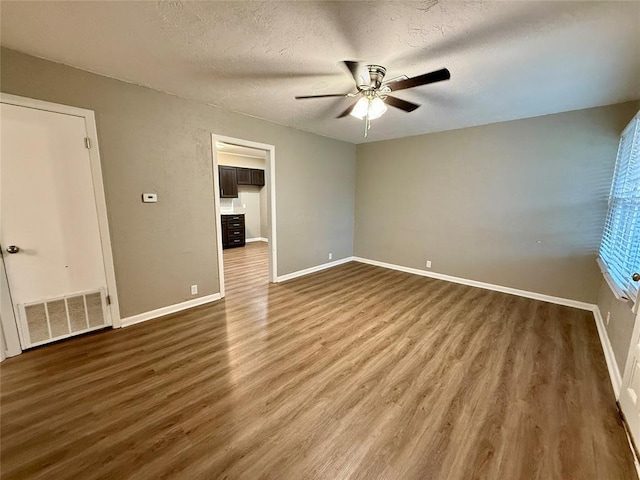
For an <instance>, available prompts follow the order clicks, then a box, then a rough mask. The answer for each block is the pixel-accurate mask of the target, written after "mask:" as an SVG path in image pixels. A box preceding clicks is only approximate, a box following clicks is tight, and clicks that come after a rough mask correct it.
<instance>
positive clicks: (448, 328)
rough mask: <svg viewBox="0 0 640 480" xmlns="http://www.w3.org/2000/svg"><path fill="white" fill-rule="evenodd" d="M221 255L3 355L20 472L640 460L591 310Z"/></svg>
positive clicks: (463, 473)
mask: <svg viewBox="0 0 640 480" xmlns="http://www.w3.org/2000/svg"><path fill="white" fill-rule="evenodd" d="M224 255H225V261H226V262H227V274H226V278H227V297H226V299H225V300H223V301H219V302H216V303H213V304H210V305H207V306H202V307H198V308H195V309H192V310H189V311H186V312H182V313H178V314H174V315H170V316H167V317H165V318H162V319H157V320H153V321H149V322H147V323H144V324H139V325H136V326H132V327H129V328H126V329H121V330H114V331H106V332H101V333H97V334H93V335H88V336H84V337H79V338H76V339H73V340H70V341H66V342H61V343H58V344H55V345H51V346H48V347H46V348H40V349H36V350H34V351H30V352H27V353H25V354H23V355H21V356H19V357H16V358H12V359H8V360H6V361H5V362H4V363H3V364H2V366H1V367H0V368H1V369H2V394H1V399H0V400H1V407H2V410H1V450H0V454H1V457H0V461H1V464H2V465H1V468H2V478H3V479H4V480H10V479H27V478H28V479H71V478H73V479H96V478H105V479H106V478H108V479H129V478H131V479H163V478H172V479H218V478H219V479H279V480H284V479H347V478H349V479H368V480H369V479H402V480H413V479H421V480H424V479H443V480H444V479H448V480H462V479H500V480H502V479H507V480H516V479H518V480H519V479H540V480H548V479H563V480H566V479H585V480H594V479H598V480H607V479H611V480H621V479H622V480H624V479H632V478H635V470H634V466H633V460H632V456H631V453H630V450H629V447H628V444H627V440H626V438H625V433H624V430H623V427H622V424H621V421H620V418H619V416H618V414H617V411H616V407H615V402H614V396H613V392H612V389H611V385H610V383H609V380H608V377H607V369H606V366H605V361H604V358H603V354H602V351H601V348H600V344H599V341H598V334H597V332H596V328H595V325H594V321H593V318H592V315H591V314H590V313H589V312H584V311H580V310H575V309H571V308H567V307H561V306H557V305H552V304H548V303H543V302H539V301H535V300H529V299H525V298H519V297H515V296H511V295H506V294H502V293H497V292H490V291H486V290H481V289H476V288H470V287H466V286H462V285H456V284H452V283H447V282H443V281H439V280H434V279H428V278H423V277H418V276H412V275H409V274H405V273H401V272H396V271H391V270H385V269H382V268H378V267H372V266H369V265H363V264H358V263H348V264H345V265H342V266H339V267H336V268H333V269H330V270H326V271H322V272H319V273H316V274H313V275H308V276H306V277H301V278H299V279H296V280H292V281H289V282H286V283H283V284H280V285H269V284H268V283H267V282H266V275H267V273H266V265H267V263H266V246H265V245H261V244H250V245H247V247H245V248H244V249H234V250H228V251H225V254H224ZM247 265H252V266H253V268H252V269H251V271H249V269H244V270H243V269H242V267H243V266H247ZM259 269H264V276H262V277H261V276H260V275H259V274H257V273H259V272H258V270H259Z"/></svg>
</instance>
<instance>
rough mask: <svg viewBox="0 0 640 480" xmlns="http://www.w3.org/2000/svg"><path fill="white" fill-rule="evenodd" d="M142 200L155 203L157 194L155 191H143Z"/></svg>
mask: <svg viewBox="0 0 640 480" xmlns="http://www.w3.org/2000/svg"><path fill="white" fill-rule="evenodd" d="M142 201H143V202H144V203H157V202H158V194H157V193H143V194H142Z"/></svg>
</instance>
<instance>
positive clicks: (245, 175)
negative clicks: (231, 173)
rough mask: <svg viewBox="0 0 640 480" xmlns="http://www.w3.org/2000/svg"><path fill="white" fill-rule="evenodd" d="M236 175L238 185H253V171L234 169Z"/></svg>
mask: <svg viewBox="0 0 640 480" xmlns="http://www.w3.org/2000/svg"><path fill="white" fill-rule="evenodd" d="M236 170H237V172H236V174H237V176H238V185H253V181H252V178H253V175H252V173H253V170H251V169H250V168H241V167H236Z"/></svg>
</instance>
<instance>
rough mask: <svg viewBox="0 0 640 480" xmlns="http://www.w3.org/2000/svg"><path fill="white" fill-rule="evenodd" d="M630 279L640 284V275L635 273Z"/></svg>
mask: <svg viewBox="0 0 640 480" xmlns="http://www.w3.org/2000/svg"><path fill="white" fill-rule="evenodd" d="M631 279H632V280H633V281H634V282H640V273H637V272H636V273H634V274H633V275H631Z"/></svg>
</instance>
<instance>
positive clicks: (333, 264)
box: [276, 257, 353, 283]
mask: <svg viewBox="0 0 640 480" xmlns="http://www.w3.org/2000/svg"><path fill="white" fill-rule="evenodd" d="M352 260H353V257H346V258H341V259H340V260H335V261H333V262H329V263H323V264H321V265H316V266H315V267H311V268H305V269H304V270H298V271H297V272H291V273H287V274H286V275H282V276H280V277H278V278H277V280H276V281H277V282H278V283H280V282H286V281H287V280H292V279H294V278H298V277H302V276H303V275H309V274H310V273H315V272H319V271H321V270H326V269H327V268H332V267H337V266H338V265H342V264H343V263H348V262H351V261H352Z"/></svg>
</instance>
